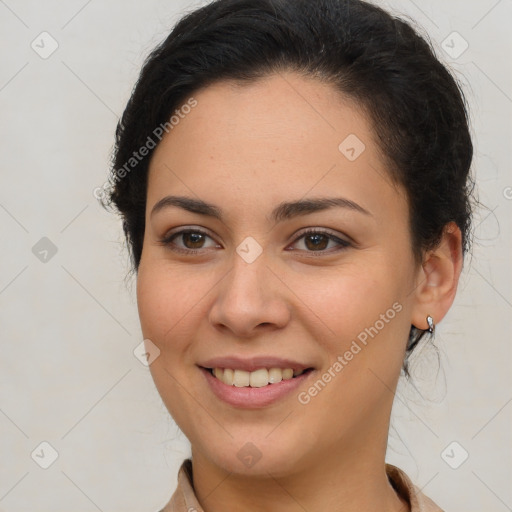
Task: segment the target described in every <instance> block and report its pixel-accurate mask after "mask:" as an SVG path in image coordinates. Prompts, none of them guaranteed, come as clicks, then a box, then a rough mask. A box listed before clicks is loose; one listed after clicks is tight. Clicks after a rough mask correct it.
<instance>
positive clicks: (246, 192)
mask: <svg viewBox="0 0 512 512" xmlns="http://www.w3.org/2000/svg"><path fill="white" fill-rule="evenodd" d="M194 98H195V99H196V100H197V106H196V107H195V108H194V109H193V110H192V111H191V112H190V113H189V114H188V115H187V116H186V117H185V118H184V119H182V120H181V121H180V123H179V124H178V125H177V126H175V127H174V128H173V129H172V131H170V132H169V134H167V135H166V136H165V137H164V139H163V140H162V142H161V143H160V144H159V146H158V147H157V148H156V150H155V153H154V155H153V157H152V160H151V163H150V171H149V180H148V194H147V208H146V231H145V237H144V246H143V252H142V259H141V263H140V267H139V271H138V279H137V299H138V307H139V315H140V321H141V326H142V331H143V335H144V338H145V339H150V340H151V341H152V342H153V343H154V344H155V345H156V346H157V347H158V348H159V349H160V356H159V357H158V358H157V359H156V360H155V361H154V362H153V363H152V364H151V366H150V369H151V373H152V376H153V379H154V381H155V384H156V386H157V389H158V391H159V393H160V395H161V397H162V399H163V401H164V403H165V405H166V407H167V408H168V410H169V412H170V414H171V415H172V416H173V418H174V420H175V421H176V423H177V424H178V426H179V427H180V428H181V430H182V431H183V432H184V434H185V435H186V436H187V438H188V439H189V440H190V442H191V446H192V460H193V473H194V488H195V491H196V494H197V496H198V499H199V501H200V503H201V504H202V506H203V507H204V509H205V510H206V511H207V512H217V511H224V512H226V511H228V512H229V511H235V510H236V511H237V510H251V511H260V510H261V511H263V510H265V511H274V510H276V511H277V510H279V511H280V512H283V511H296V510H304V509H306V510H340V511H341V510H343V511H345V512H347V511H348V512H350V511H354V512H355V511H356V510H357V511H360V510H376V511H377V510H379V511H380V512H382V511H392V510H393V511H398V510H401V511H403V512H405V511H407V510H408V506H407V505H406V504H405V503H404V502H403V501H402V500H400V499H399V498H398V497H397V495H396V493H395V492H394V490H393V489H392V487H391V486H390V484H389V482H388V480H387V477H386V474H385V465H384V459H385V452H386V445H387V435H388V429H389V420H390V413H391V407H392V403H393V396H394V391H395V388H396V384H397V381H398V377H399V374H400V368H401V365H402V361H403V357H404V353H405V347H406V342H407V335H408V332H409V328H410V325H411V323H412V324H414V325H416V326H417V327H419V328H422V329H426V328H427V322H426V316H427V314H430V315H432V316H433V318H434V320H435V322H436V323H438V322H439V321H440V320H441V319H442V318H443V317H444V315H445V314H446V312H447V311H448V309H449V307H450V306H451V304H452V301H453V299H454V296H455V292H456V288H457V283H458V279H459V275H460V270H461V264H462V258H461V247H460V246H461V237H460V231H459V229H458V228H457V227H456V226H455V225H453V224H450V225H448V226H447V229H446V232H445V235H444V236H443V240H442V242H441V244H440V246H439V247H438V248H437V249H435V250H434V251H430V252H428V253H426V254H425V258H424V263H423V264H422V265H416V263H415V261H414V258H413V252H412V247H411V237H410V231H409V214H408V204H407V198H406V195H405V192H404V190H403V189H402V188H401V187H400V186H399V185H397V184H396V183H394V182H392V181H391V179H390V178H389V175H388V173H387V171H386V160H385V159H384V158H383V156H382V154H381V153H380V151H379V149H378V147H377V144H376V142H375V140H376V139H375V134H374V133H373V127H372V125H371V123H370V122H369V121H368V119H367V118H366V117H365V115H364V112H363V111H362V109H361V108H359V107H358V106H357V105H356V104H355V103H353V102H352V101H351V100H349V99H347V98H344V97H343V96H342V95H340V94H339V93H338V92H337V91H336V90H335V89H334V88H333V87H332V86H331V85H328V84H325V83H322V82H320V81H319V80H317V79H312V78H305V77H302V76H300V75H298V74H296V73H294V72H286V73H279V74H275V75H271V76H268V77H266V78H264V79H260V80H258V81H253V82H251V83H249V84H244V85H237V84H235V83H232V82H226V81H223V82H219V83H216V84H213V85H210V86H208V87H207V88H205V89H202V90H200V91H197V92H196V93H195V94H194ZM350 134H355V135H357V137H358V138H359V139H360V140H361V141H363V143H364V144H365V150H364V151H363V152H362V153H361V154H360V156H359V157H358V158H357V159H355V160H354V161H350V160H349V159H348V158H347V157H346V156H345V155H344V154H342V152H340V150H339V149H338V147H339V145H340V144H341V143H342V141H344V140H345V139H346V137H347V136H349V135H350ZM167 195H180V196H187V197H190V198H194V199H201V200H203V201H207V202H209V203H213V204H214V205H216V206H217V207H218V208H220V209H222V211H223V219H222V221H221V220H218V219H215V218H212V217H207V216H204V215H200V214H196V213H191V212H187V211H185V210H184V209H181V208H179V207H175V206H174V207H169V208H166V209H163V210H161V211H159V212H158V213H156V214H155V215H153V216H151V210H152V208H153V206H154V205H155V203H156V202H157V201H159V200H160V199H162V198H163V197H164V196H167ZM319 197H345V198H347V199H350V200H351V201H354V202H356V203H358V204H359V205H360V206H362V207H363V208H365V209H366V210H368V211H369V212H370V214H369V215H365V214H362V213H359V212H357V211H355V210H352V209H348V208H331V209H328V210H323V211H317V212H313V213H309V214H307V215H302V216H299V217H296V218H293V219H289V220H285V221H283V222H280V223H277V224H276V223H275V222H272V221H270V220H269V219H268V216H269V215H270V212H271V211H272V209H273V208H274V207H275V206H277V205H278V204H279V203H281V202H283V201H293V200H299V199H307V198H319ZM184 228H200V229H201V230H203V231H206V232H207V233H208V236H207V237H205V238H204V239H199V241H197V239H190V237H187V236H177V237H176V238H174V240H173V243H174V245H173V243H170V244H169V245H168V246H167V247H166V246H164V245H163V244H162V243H160V241H161V240H162V239H163V238H164V237H165V236H166V235H169V234H172V233H175V232H177V231H179V230H180V229H184ZM306 228H317V229H322V230H328V231H329V232H331V233H332V234H333V235H335V236H337V237H338V238H340V239H342V240H346V241H349V242H350V241H351V240H352V241H351V242H350V245H349V246H347V247H343V246H340V245H339V244H338V243H336V242H335V241H329V242H328V239H325V240H323V239H322V240H321V242H322V243H323V245H322V243H320V244H319V245H320V249H318V248H317V246H315V244H314V240H313V241H312V240H311V237H309V238H308V237H307V236H306V237H301V234H302V232H304V230H305V229H306ZM248 236H250V237H253V238H254V239H255V240H256V241H257V242H258V244H259V245H260V246H261V248H262V250H263V252H262V254H261V255H260V256H259V257H258V258H257V259H256V260H255V261H254V262H252V263H247V262H246V261H244V259H242V258H241V257H240V256H239V254H238V253H237V252H236V248H237V247H238V246H239V245H240V244H241V243H242V241H243V240H244V239H245V238H246V237H248ZM327 242H328V245H327ZM173 247H175V248H185V249H186V248H189V249H195V250H196V251H197V252H196V253H195V254H183V253H180V252H177V251H175V250H173V249H172V248H173ZM395 303H398V304H399V305H400V306H401V310H400V312H398V313H396V315H395V316H394V318H393V319H392V320H390V321H389V322H387V323H385V326H384V327H383V328H382V329H380V330H379V332H378V334H377V335H375V336H374V337H373V338H369V340H368V343H367V345H366V346H364V348H363V349H362V350H361V351H360V352H359V353H358V354H357V355H355V356H354V358H353V359H352V360H351V361H350V362H349V363H348V364H347V365H346V366H345V367H344V368H343V370H342V371H340V372H339V373H338V374H337V375H336V377H335V378H333V379H332V380H331V382H330V383H329V384H328V385H327V386H325V388H324V389H322V391H321V392H319V393H318V394H317V395H316V396H315V397H313V398H312V399H311V400H310V402H309V403H307V404H301V403H300V402H299V401H298V399H297V393H292V394H290V395H288V396H286V397H285V398H283V399H281V400H279V401H278V402H277V403H274V404H272V405H270V406H267V407H265V408H261V409H256V410H248V409H239V408H236V407H233V406H231V405H228V404H226V403H225V402H223V401H221V400H219V399H218V398H217V397H216V396H215V395H214V394H213V393H212V392H211V390H210V388H209V386H208V384H207V383H206V381H205V379H204V375H203V374H202V373H201V371H200V370H199V368H198V366H197V364H199V363H200V362H201V361H205V360H206V359H209V358H211V357H216V356H227V355H238V356H240V357H251V356H257V355H262V354H265V355H272V356H277V357H285V358H292V359H294V360H297V361H299V362H302V363H307V364H308V365H309V366H312V367H314V368H315V371H314V372H313V373H312V374H310V376H309V378H308V380H307V381H306V382H305V383H304V384H303V386H302V387H301V389H300V390H299V391H304V390H306V391H307V389H308V388H309V387H310V386H311V385H312V384H313V383H314V382H315V381H316V380H317V379H318V378H320V377H321V375H322V374H323V373H324V372H326V371H327V370H328V368H329V367H332V365H333V363H334V362H335V361H336V360H337V357H338V356H339V355H343V354H344V353H345V352H346V351H347V350H348V349H349V348H350V346H351V343H352V341H353V340H355V339H356V338H357V336H358V334H360V333H361V332H362V331H364V330H365V328H368V327H369V326H374V325H375V323H376V321H377V320H379V318H381V315H382V314H385V313H386V311H387V310H389V309H390V308H392V307H393V304H395ZM247 442H251V443H253V444H254V445H255V446H256V447H257V449H258V450H259V452H261V459H260V460H259V461H258V462H257V463H256V464H255V465H254V466H252V467H247V466H246V465H244V464H243V463H242V462H241V461H240V459H239V458H238V457H237V453H238V452H239V450H240V449H241V448H242V447H243V446H244V445H245V444H246V443H247Z"/></svg>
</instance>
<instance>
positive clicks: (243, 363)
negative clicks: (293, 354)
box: [199, 356, 312, 372]
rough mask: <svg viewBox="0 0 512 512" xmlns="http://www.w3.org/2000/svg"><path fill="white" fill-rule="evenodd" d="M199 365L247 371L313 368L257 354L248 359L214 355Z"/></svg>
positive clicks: (288, 360) (289, 360)
mask: <svg viewBox="0 0 512 512" xmlns="http://www.w3.org/2000/svg"><path fill="white" fill-rule="evenodd" d="M199 366H202V367H203V368H230V369H232V370H245V371H246V372H253V371H255V370H259V369H260V368H269V369H270V368H282V369H284V368H291V369H292V370H295V371H302V370H307V369H308V368H312V366H311V365H308V364H302V363H299V362H297V361H292V360H291V359H283V358H281V357H274V356H257V357H250V358H247V359H244V358H241V357H237V356H226V357H214V358H212V359H208V360H207V361H203V362H202V363H200V364H199Z"/></svg>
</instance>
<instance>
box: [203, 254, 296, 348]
mask: <svg viewBox="0 0 512 512" xmlns="http://www.w3.org/2000/svg"><path fill="white" fill-rule="evenodd" d="M283 281H284V280H283V279H282V277H281V276H279V275H278V274H277V273H276V272H275V271H274V270H273V269H271V268H270V266H269V264H268V261H267V259H266V258H265V256H264V253H263V254H261V255H260V256H259V257H258V258H257V259H256V260H255V261H253V262H252V263H247V262H246V261H244V259H243V258H241V257H240V256H239V255H238V254H237V253H234V255H233V264H232V267H231V270H229V271H228V273H227V274H226V275H225V276H224V278H222V279H221V281H220V282H219V284H218V286H217V287H215V290H216V296H215V301H214V303H213V305H212V308H211V310H210V314H209V320H210V323H211V324H212V325H213V326H214V327H215V328H216V329H220V330H223V331H230V332H231V333H232V334H233V336H236V337H237V338H250V337H252V336H254V335H256V334H258V333H259V332H263V331H264V330H269V331H272V330H275V329H282V328H283V327H284V326H285V325H286V324H287V323H288V322H289V320H290V316H291V315H290V303H289V301H288V299H287V297H288V296H289V294H290V293H291V292H290V291H289V289H288V288H287V287H286V285H285V283H284V282H283Z"/></svg>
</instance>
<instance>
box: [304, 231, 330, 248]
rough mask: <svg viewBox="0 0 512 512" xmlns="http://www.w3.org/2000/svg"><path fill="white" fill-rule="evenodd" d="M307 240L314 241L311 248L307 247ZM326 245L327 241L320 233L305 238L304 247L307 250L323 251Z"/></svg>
mask: <svg viewBox="0 0 512 512" xmlns="http://www.w3.org/2000/svg"><path fill="white" fill-rule="evenodd" d="M308 240H315V241H314V242H313V246H312V247H310V246H309V244H308ZM328 243H329V239H328V238H327V237H326V236H325V235H322V234H321V233H317V234H314V235H307V236H306V247H307V248H308V249H325V248H326V247H327V244H328Z"/></svg>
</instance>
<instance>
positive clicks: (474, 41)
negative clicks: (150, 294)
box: [0, 0, 512, 512]
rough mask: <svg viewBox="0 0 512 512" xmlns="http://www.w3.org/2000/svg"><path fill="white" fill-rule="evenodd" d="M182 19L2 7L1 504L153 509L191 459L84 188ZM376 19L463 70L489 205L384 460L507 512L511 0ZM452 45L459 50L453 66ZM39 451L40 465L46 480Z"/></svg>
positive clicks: (404, 398)
mask: <svg viewBox="0 0 512 512" xmlns="http://www.w3.org/2000/svg"><path fill="white" fill-rule="evenodd" d="M203 3H204V2H203ZM194 5H195V6H197V5H199V3H198V2H195V3H191V2H189V1H185V0H183V1H177V0H172V1H169V0H167V1H163V0H148V1H144V2H142V1H134V0H130V1H127V0H110V1H107V2H106V1H100V0H90V1H85V0H72V1H67V2H63V1H60V2H58V1H55V0H47V1H44V2H43V1H35V0H0V34H1V43H2V45H1V64H0V144H1V160H0V165H1V187H0V236H1V240H2V242H1V249H0V254H1V259H0V328H1V342H2V345H1V349H2V350H1V354H2V355H1V358H0V433H1V435H0V454H1V459H0V460H1V464H0V510H3V511H12V512H16V511H28V510H30V511H32V512H39V511H50V510H51V511H52V512H59V511H68V510H73V511H74V512H82V511H97V510H100V511H105V512H106V511H127V512H128V511H148V512H152V511H155V512H156V510H158V509H159V508H160V507H161V506H163V505H164V503H166V502H167V500H168V499H169V497H170V495H171V494H172V492H173V491H174V489H175V486H176V475H177V470H178V467H179V465H180V464H181V462H182V460H183V458H184V457H186V456H188V455H189V446H188V443H187V441H186V439H185V438H184V436H183V435H182V434H181V433H179V430H178V428H177V427H176V426H175V424H174V423H173V422H172V420H171V419H170V417H169V415H168V413H167V411H166V409H165V407H164V406H163V404H162V402H161V400H160V397H159V395H158V394H157V392H156V390H155V388H154V385H153V382H152V380H151V376H150V374H149V371H148V369H147V368H146V367H145V366H144V365H143V364H141V363H140V362H139V360H138V359H137V358H136V357H135V356H134V354H133V350H134V349H135V348H136V347H137V345H139V343H140V342H141V340H142V336H141V332H140V328H139V323H138V316H137V308H136V301H135V287H134V282H133V281H132V282H131V283H127V284H125V282H124V277H125V275H126V273H127V271H128V259H127V253H126V251H125V249H124V248H123V238H122V231H121V225H120V221H119V220H118V219H116V218H115V217H114V216H111V215H109V214H108V213H107V212H105V211H104V210H103V209H102V208H101V207H100V206H99V204H98V202H97V201H96V199H95V198H94V196H93V190H94V189H95V188H96V187H100V186H101V185H102V184H103V183H104V182H105V179H106V176H107V172H108V165H109V155H110V150H111V147H112V144H113V140H114V129H115V125H116V121H117V119H118V116H119V115H120V114H121V112H122V110H123V108H124V106H125V104H126V101H127V99H128V97H129V94H130V91H131V89H132V86H133V84H134V82H135V80H136V77H137V76H138V73H139V70H140V65H141V64H142V61H143V59H144V57H145V56H146V55H147V53H148V52H149V50H150V49H151V48H152V47H153V46H154V45H156V44H157V43H158V42H160V41H161V40H162V39H163V38H164V37H165V36H166V35H167V33H168V31H169V29H170V28H171V26H172V25H173V24H174V22H175V21H176V20H177V19H178V18H179V17H180V16H181V15H182V14H183V13H184V12H185V11H187V10H189V9H190V8H192V7H193V6H194ZM382 5H384V6H385V7H388V8H389V9H391V10H393V11H395V12H397V13H405V14H408V15H409V16H411V17H412V18H413V19H415V20H416V21H417V22H418V24H419V25H421V26H422V27H423V29H422V30H424V31H426V32H427V33H429V34H430V35H431V37H432V39H433V41H434V43H435V45H436V47H437V49H438V53H439V55H440V56H441V57H442V58H443V59H444V60H445V62H447V63H448V64H449V65H450V66H451V67H452V69H453V70H454V71H455V72H456V73H457V74H459V75H460V74H461V76H462V80H463V83H464V87H465V91H466V94H467V97H468V100H469V101H470V104H471V109H472V123H473V131H474V135H475V146H476V154H475V161H474V169H475V172H476V175H477V178H478V187H479V194H480V199H481V201H482V202H483V203H484V204H485V205H486V207H487V209H482V210H480V211H479V212H478V214H477V217H476V221H475V223H476V225H477V229H476V240H475V246H474V255H473V259H472V261H470V260H469V259H468V260H467V262H466V268H465V271H464V275H463V278H462V280H461V284H460V288H459V294H458V297H457V299H456V303H455V305H454V306H453V308H452V309H451V311H450V312H449V314H448V316H447V317H446V318H445V319H444V320H443V322H441V324H439V326H438V330H437V336H436V343H437V345H438V347H439V352H440V359H441V370H440V371H439V372H438V371H437V360H436V357H435V352H434V351H433V350H432V349H429V348H425V349H424V350H422V351H421V353H420V354H418V355H419V357H417V358H416V363H415V368H416V369H415V381H414V382H415V385H416V386H417V388H418V390H415V388H414V386H412V385H411V384H407V383H402V384H401V385H400V388H399V392H398V394H397V397H396V400H395V403H396V406H395V409H394V416H393V426H392V429H391V432H390V444H389V451H388V461H389V462H392V463H394V464H397V465H399V466H400V467H402V468H403V469H404V470H406V471H407V472H408V473H409V474H410V476H411V478H412V479H413V481H415V483H417V484H418V485H419V486H420V487H421V488H423V491H424V492H425V493H426V494H427V495H429V496H431V497H432V498H433V499H434V500H435V501H436V502H437V503H438V504H439V505H440V506H442V508H444V509H446V510H447V511H450V512H463V511H464V512H476V511H484V510H485V511H486V512H502V511H506V510H512V490H511V489H512V485H511V483H512V471H511V467H512V463H511V457H512V455H511V454H512V439H511V436H512V428H511V416H512V403H511V401H512V386H511V381H512V377H511V374H512V372H511V366H512V364H511V350H510V346H511V308H512V304H511V303H512V295H511V272H510V266H511V265H510V261H511V252H512V251H511V229H510V228H511V226H510V223H511V218H512V215H511V213H512V212H511V210H512V200H511V198H512V188H511V187H512V174H511V169H510V164H511V160H512V159H511V147H512V144H511V142H512V129H511V119H512V116H511V113H512V70H511V66H510V62H511V57H512V51H511V50H512V48H511V47H512V37H511V32H510V26H511V22H512V1H511V0H501V1H496V0H478V1H473V2H468V1H467V0H457V1H455V0H450V1H449V2H448V1H445V0H429V1H425V2H421V3H420V2H419V0H416V1H415V2H413V1H411V0H393V1H391V0H390V1H389V2H383V3H382ZM43 31H47V32H48V33H49V34H51V37H52V38H53V39H54V40H56V41H57V43H58V48H57V50H56V51H55V52H54V53H53V54H52V55H50V56H49V57H48V58H46V59H43V58H41V57H40V55H39V54H38V53H36V51H34V49H32V47H31V43H32V42H33V41H35V43H34V45H39V46H36V48H38V50H39V51H40V52H42V51H43V50H44V51H48V49H50V48H51V46H50V44H51V41H50V39H48V36H40V34H41V32H43ZM453 31H457V32H458V33H459V34H460V35H461V36H462V38H463V39H464V40H465V41H467V43H468V45H469V47H468V49H467V50H466V51H465V52H464V53H463V54H462V55H460V56H459V55H456V56H454V55H455V54H457V53H459V52H460V51H461V50H462V49H463V46H462V45H463V44H464V42H463V40H462V39H460V38H458V36H453V35H451V36H450V34H452V32H453ZM44 37H46V39H44V40H43V41H41V40H42V38H44ZM447 37H448V39H447ZM443 41H445V43H444V46H443ZM43 46H44V48H43ZM443 47H444V48H445V49H446V50H447V51H448V52H451V56H450V55H449V54H448V53H447V52H446V51H445V50H443ZM450 47H451V49H450ZM43 237H47V238H48V239H50V240H51V242H52V243H53V244H54V245H55V246H56V248H57V252H56V254H55V255H53V256H52V255H51V253H48V255H47V256H46V258H47V261H46V262H44V261H41V260H40V258H43V257H44V253H39V254H38V257H37V255H36V254H34V252H33V250H32V248H33V247H34V246H35V245H36V244H37V243H38V242H39V241H40V239H41V238H43ZM36 247H39V246H36ZM40 250H41V249H40ZM35 252H36V253H37V252H38V251H35ZM44 441H46V442H48V443H50V445H51V446H53V447H54V449H55V450H56V451H57V452H58V458H57V459H56V460H55V461H54V462H53V464H51V465H50V467H49V468H48V469H43V468H41V467H40V465H39V464H44V462H45V461H46V462H51V460H50V457H51V450H50V449H49V448H48V447H47V446H46V445H40V443H42V442H44ZM453 441H456V442H457V443H459V445H460V447H459V445H457V446H455V449H453V451H452V448H453V445H452V447H450V448H449V449H448V451H444V450H445V448H446V447H447V446H448V445H450V443H452V442H453ZM462 450H466V451H467V452H468V453H469V458H468V459H467V460H466V461H465V462H464V463H463V464H462V465H460V467H459V468H458V469H452V468H451V467H450V466H449V465H448V464H447V462H446V460H449V461H450V463H451V464H452V465H455V464H456V463H457V461H460V460H461V456H462V454H463V452H462ZM443 453H444V459H443V456H442V454H443ZM31 454H33V457H31Z"/></svg>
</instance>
